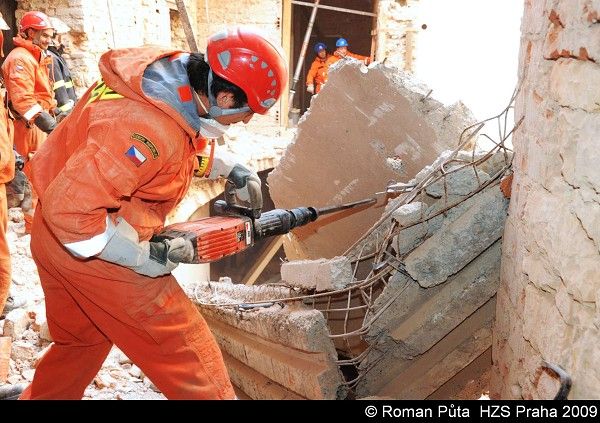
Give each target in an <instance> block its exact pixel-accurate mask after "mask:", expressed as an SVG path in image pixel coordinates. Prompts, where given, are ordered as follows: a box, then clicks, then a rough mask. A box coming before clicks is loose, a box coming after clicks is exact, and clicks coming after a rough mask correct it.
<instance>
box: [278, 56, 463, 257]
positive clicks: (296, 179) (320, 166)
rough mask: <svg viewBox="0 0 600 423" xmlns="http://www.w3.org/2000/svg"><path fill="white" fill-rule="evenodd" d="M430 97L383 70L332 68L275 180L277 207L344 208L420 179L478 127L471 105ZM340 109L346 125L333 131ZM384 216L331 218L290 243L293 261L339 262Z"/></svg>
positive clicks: (304, 230) (410, 81) (391, 70)
mask: <svg viewBox="0 0 600 423" xmlns="http://www.w3.org/2000/svg"><path fill="white" fill-rule="evenodd" d="M428 93H429V89H428V88H427V87H424V86H422V85H419V84H417V83H416V82H415V81H414V80H413V79H412V78H411V77H410V76H408V75H407V74H405V73H403V72H401V71H400V70H398V69H394V68H390V67H385V66H383V65H374V66H372V67H370V68H369V69H368V71H367V73H362V72H361V70H360V64H357V63H348V64H345V65H343V66H342V65H339V66H336V67H334V68H333V69H330V73H329V79H328V81H327V84H326V85H325V87H324V88H323V90H322V91H321V92H320V93H319V95H318V96H316V98H314V99H313V101H312V103H311V107H310V109H309V110H308V111H307V112H306V113H305V115H304V117H303V119H302V120H301V122H300V123H299V125H298V134H297V136H296V139H295V142H294V143H293V144H291V145H290V146H289V147H288V148H287V150H286V153H285V156H284V157H283V158H282V159H281V162H280V163H279V165H278V166H277V167H276V168H275V170H274V171H273V172H271V174H270V175H269V177H268V184H269V188H270V193H271V196H272V198H273V201H274V202H275V205H276V207H279V208H291V207H298V206H315V207H325V206H328V205H338V204H343V203H346V202H350V201H355V200H360V199H363V198H369V197H371V196H372V195H373V193H375V192H379V191H382V190H383V189H385V187H386V186H387V185H388V182H389V181H390V180H402V181H408V180H410V179H412V178H413V177H414V176H415V175H416V174H417V172H418V171H420V170H421V169H423V167H424V166H426V165H428V164H430V163H432V162H433V161H434V160H435V159H436V158H437V157H438V156H439V154H440V153H441V152H442V151H444V150H448V149H450V148H452V147H453V146H455V145H456V144H457V142H458V139H459V137H460V134H461V132H462V131H463V130H464V128H465V127H467V126H469V125H471V124H473V123H474V119H473V117H472V115H471V113H470V112H469V111H468V110H467V109H465V108H464V107H463V106H458V105H455V106H452V107H446V106H444V105H443V104H442V103H441V102H439V101H437V100H435V99H434V98H432V97H431V96H429V97H427V94H428ZM434 94H435V93H434ZM332 110H335V111H336V112H335V113H336V114H337V115H339V116H344V119H343V121H339V122H336V124H332V120H331V118H332ZM398 172H401V174H399V173H398ZM380 217H381V209H378V208H374V207H372V208H370V209H367V210H363V211H360V212H354V213H340V214H337V215H335V216H334V215H331V216H330V217H327V218H325V217H324V218H322V220H320V221H317V222H315V223H313V224H311V225H307V226H305V227H302V228H298V229H295V230H294V234H295V235H296V236H295V237H286V238H285V239H284V248H285V251H286V255H287V256H288V258H290V259H318V258H322V257H325V258H331V257H335V256H338V255H340V254H342V253H344V252H345V250H346V249H347V248H348V247H350V246H351V245H352V244H353V243H354V242H355V241H356V240H357V239H358V238H359V237H360V236H361V235H363V234H364V233H365V232H366V231H367V230H368V229H369V228H370V227H371V226H372V225H373V224H374V223H375V222H376V221H377V220H378V219H379V218H380Z"/></svg>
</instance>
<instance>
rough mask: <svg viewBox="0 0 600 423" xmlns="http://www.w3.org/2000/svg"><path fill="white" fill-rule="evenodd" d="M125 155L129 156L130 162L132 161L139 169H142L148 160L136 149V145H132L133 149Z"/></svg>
mask: <svg viewBox="0 0 600 423" xmlns="http://www.w3.org/2000/svg"><path fill="white" fill-rule="evenodd" d="M125 155H126V156H127V158H128V159H129V160H131V161H132V162H133V164H134V165H136V166H137V167H140V166H141V165H143V164H144V162H145V161H146V160H148V159H146V156H144V155H143V154H142V153H141V151H140V150H138V149H137V148H135V145H132V146H131V147H129V149H128V150H127V151H126V152H125Z"/></svg>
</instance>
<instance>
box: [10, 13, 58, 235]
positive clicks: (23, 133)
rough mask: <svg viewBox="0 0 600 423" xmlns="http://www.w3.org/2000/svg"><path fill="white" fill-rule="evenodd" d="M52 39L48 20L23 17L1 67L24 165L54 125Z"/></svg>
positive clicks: (28, 210) (29, 216)
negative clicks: (50, 73) (50, 51)
mask: <svg viewBox="0 0 600 423" xmlns="http://www.w3.org/2000/svg"><path fill="white" fill-rule="evenodd" d="M53 35H54V29H53V28H52V26H51V23H50V19H49V18H48V16H46V15H45V14H44V13H42V12H35V11H34V12H27V13H25V14H24V15H23V17H22V18H21V21H20V22H19V34H18V36H17V37H15V38H13V42H14V45H15V48H14V49H13V50H12V51H11V52H10V53H9V54H8V56H6V60H5V61H4V64H3V65H2V74H3V76H4V82H5V84H6V91H7V94H8V103H9V107H10V110H11V111H12V112H13V114H14V116H15V118H16V119H15V122H14V127H15V133H14V146H15V149H16V151H17V152H18V153H19V154H20V155H21V156H23V158H24V159H25V163H27V161H28V160H29V159H30V158H31V156H32V155H33V154H34V153H35V152H36V151H37V150H38V149H39V147H40V145H41V144H42V142H43V141H44V140H45V139H46V136H47V135H46V134H49V133H50V132H52V130H53V129H54V128H55V127H56V125H57V123H58V121H57V118H56V117H55V115H57V112H56V111H55V108H56V101H55V100H54V92H53V91H52V83H51V80H50V75H49V73H48V72H49V66H50V65H51V64H52V58H51V57H50V56H48V53H47V51H46V50H47V49H48V46H49V45H50V42H51V40H52V36H53ZM26 169H27V168H26ZM25 173H27V170H26V172H25ZM32 195H33V197H32V201H31V207H22V209H23V214H24V216H25V232H26V233H30V231H31V224H32V221H33V213H34V210H35V204H36V202H37V197H36V195H35V192H33V193H32Z"/></svg>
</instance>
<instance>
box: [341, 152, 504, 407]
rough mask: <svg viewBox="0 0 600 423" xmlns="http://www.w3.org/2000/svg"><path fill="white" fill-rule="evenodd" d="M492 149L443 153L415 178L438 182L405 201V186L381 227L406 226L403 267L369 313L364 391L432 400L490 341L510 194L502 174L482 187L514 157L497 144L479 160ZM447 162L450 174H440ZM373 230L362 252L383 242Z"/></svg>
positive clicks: (398, 243)
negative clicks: (499, 181)
mask: <svg viewBox="0 0 600 423" xmlns="http://www.w3.org/2000/svg"><path fill="white" fill-rule="evenodd" d="M484 156H485V153H483V152H481V153H478V154H474V153H472V152H467V151H464V152H462V151H461V152H458V153H457V154H456V155H453V154H451V153H450V152H444V153H442V155H441V156H440V158H438V160H436V162H435V163H434V164H432V165H431V166H428V167H426V168H425V169H424V170H423V171H422V172H419V174H418V175H417V177H416V178H415V179H420V180H419V181H416V180H413V181H411V183H412V184H414V185H417V184H418V183H420V182H423V181H429V185H426V186H425V187H424V189H423V192H422V193H420V194H417V196H416V200H415V201H414V202H410V203H407V204H402V203H403V202H405V201H406V200H407V197H408V195H409V194H404V195H402V196H400V197H399V198H397V199H395V200H392V201H391V202H390V204H388V207H387V208H386V212H391V213H390V216H389V218H388V219H387V220H386V221H384V222H383V223H382V224H381V225H380V228H378V229H376V231H377V234H378V236H381V234H382V233H385V231H389V229H390V228H391V225H392V224H396V225H398V228H399V229H398V234H397V235H396V236H394V238H393V241H392V243H391V245H390V247H391V249H392V251H393V252H395V253H396V254H398V255H399V256H400V257H401V259H402V263H403V264H404V268H403V271H402V272H399V271H398V272H395V274H393V276H391V277H390V278H389V280H388V283H387V285H386V287H385V288H384V289H383V291H382V293H381V294H380V295H379V297H378V298H377V300H376V301H375V303H374V304H373V309H372V310H371V312H370V313H369V314H368V315H367V321H369V322H370V325H369V331H368V334H367V335H366V336H365V337H364V339H365V340H366V341H367V342H368V343H369V344H370V345H371V346H372V347H373V348H372V349H371V350H370V352H369V354H368V355H367V358H366V359H365V360H363V361H362V363H361V369H362V371H364V372H365V377H364V378H363V379H362V380H361V382H360V384H359V386H358V387H357V394H358V395H391V396H393V397H395V398H405V399H408V398H412V399H424V398H426V397H427V396H428V395H430V394H431V393H433V392H434V391H435V390H436V389H437V388H439V387H440V386H441V385H442V384H443V383H445V382H446V381H448V380H449V379H451V378H452V377H453V376H455V375H456V373H458V372H459V371H461V370H462V369H463V368H464V367H466V366H467V365H468V364H469V363H471V361H473V360H474V359H475V358H476V357H478V356H479V355H481V354H482V353H483V352H484V351H486V350H487V349H488V348H490V346H491V322H492V320H493V317H494V314H495V310H494V306H493V304H495V301H494V298H495V294H496V291H497V289H498V284H499V280H500V254H501V237H502V233H503V229H504V222H505V219H506V216H507V208H508V200H507V199H506V198H505V197H504V195H503V194H502V192H501V191H500V188H499V185H498V184H497V183H495V184H490V185H488V186H486V187H483V188H480V187H481V186H482V185H483V184H485V183H486V182H490V178H491V176H490V175H493V176H494V177H495V178H498V176H499V175H500V174H501V172H502V171H503V169H505V167H506V165H507V163H509V162H506V158H507V157H508V159H509V160H510V158H511V157H510V155H506V156H505V155H504V153H500V152H497V153H495V155H493V156H491V157H488V158H487V160H486V161H484V162H481V163H477V160H479V159H481V158H485V157H484ZM473 159H474V160H475V161H476V163H474V164H473V165H467V166H466V167H465V161H468V162H471V160H473ZM444 163H445V164H446V165H445V167H444V169H445V171H446V177H445V178H443V179H439V180H436V178H438V176H440V175H441V173H440V172H439V169H440V165H441V164H444ZM457 163H460V164H457ZM461 166H462V167H461ZM484 168H485V170H484ZM498 179H500V178H498ZM417 200H419V201H417ZM381 228H383V229H381ZM401 228H405V229H401ZM373 232H375V231H373ZM373 236H374V235H371V236H370V237H368V238H367V239H365V240H364V241H363V242H362V244H359V245H357V246H356V247H355V248H354V251H353V253H354V254H355V257H357V253H356V251H358V250H360V251H363V254H364V251H365V250H370V249H372V248H375V247H376V242H375V241H374V239H373ZM365 247H367V248H365ZM375 316H376V318H375ZM473 316H477V317H476V318H474V317H473Z"/></svg>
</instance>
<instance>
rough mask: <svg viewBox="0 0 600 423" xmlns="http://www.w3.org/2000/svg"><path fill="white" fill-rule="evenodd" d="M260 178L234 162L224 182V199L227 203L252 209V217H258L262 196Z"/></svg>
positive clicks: (261, 205)
mask: <svg viewBox="0 0 600 423" xmlns="http://www.w3.org/2000/svg"><path fill="white" fill-rule="evenodd" d="M260 187H261V182H260V178H259V177H258V175H257V174H256V173H254V172H253V171H251V170H250V169H248V168H247V167H245V166H242V165H240V164H236V165H235V166H234V167H233V169H231V172H230V173H229V176H228V177H227V182H226V183H225V201H226V202H227V204H228V205H230V206H231V205H235V206H240V207H246V208H249V209H251V210H252V212H253V215H254V218H255V219H258V218H259V217H260V214H261V211H262V207H263V198H262V191H261V189H260Z"/></svg>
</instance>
